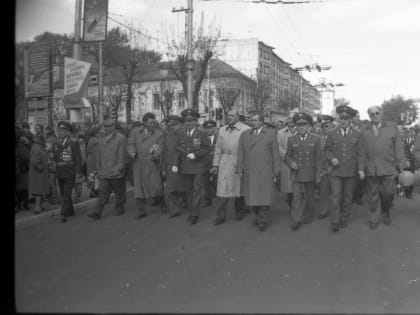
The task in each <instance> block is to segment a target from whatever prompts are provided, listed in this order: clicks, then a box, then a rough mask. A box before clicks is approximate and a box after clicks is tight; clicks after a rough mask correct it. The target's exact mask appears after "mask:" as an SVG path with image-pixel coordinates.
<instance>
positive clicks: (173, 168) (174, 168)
mask: <svg viewBox="0 0 420 315" xmlns="http://www.w3.org/2000/svg"><path fill="white" fill-rule="evenodd" d="M171 171H172V173H178V166H176V165H173V166H172V168H171Z"/></svg>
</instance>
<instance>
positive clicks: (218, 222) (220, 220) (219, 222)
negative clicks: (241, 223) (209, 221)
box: [213, 217, 225, 225]
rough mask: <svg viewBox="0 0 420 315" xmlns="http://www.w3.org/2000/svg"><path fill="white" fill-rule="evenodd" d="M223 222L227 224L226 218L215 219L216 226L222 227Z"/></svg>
mask: <svg viewBox="0 0 420 315" xmlns="http://www.w3.org/2000/svg"><path fill="white" fill-rule="evenodd" d="M223 222H225V218H222V217H216V219H214V221H213V224H214V225H220V224H222V223H223Z"/></svg>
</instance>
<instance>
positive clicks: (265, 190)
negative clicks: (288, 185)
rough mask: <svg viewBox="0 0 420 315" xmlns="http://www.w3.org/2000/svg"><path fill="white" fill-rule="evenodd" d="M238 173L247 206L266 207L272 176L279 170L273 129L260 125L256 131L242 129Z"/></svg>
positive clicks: (277, 151) (270, 191)
mask: <svg viewBox="0 0 420 315" xmlns="http://www.w3.org/2000/svg"><path fill="white" fill-rule="evenodd" d="M236 167H237V173H238V174H243V179H242V180H243V192H244V196H245V201H246V203H247V204H248V205H249V206H269V205H270V204H271V202H272V197H273V192H274V184H273V177H275V176H277V175H278V173H279V172H280V153H279V145H278V142H277V136H276V132H275V131H274V130H271V129H267V128H262V129H261V131H260V133H259V134H254V133H253V131H252V130H250V131H248V130H247V131H244V132H243V133H242V134H241V136H240V138H239V148H238V161H237V166H236Z"/></svg>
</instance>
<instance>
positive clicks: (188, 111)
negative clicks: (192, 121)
mask: <svg viewBox="0 0 420 315" xmlns="http://www.w3.org/2000/svg"><path fill="white" fill-rule="evenodd" d="M181 116H182V118H189V117H191V118H198V117H200V114H199V113H197V112H196V111H195V110H193V109H192V108H187V109H184V110H183V111H182V112H181Z"/></svg>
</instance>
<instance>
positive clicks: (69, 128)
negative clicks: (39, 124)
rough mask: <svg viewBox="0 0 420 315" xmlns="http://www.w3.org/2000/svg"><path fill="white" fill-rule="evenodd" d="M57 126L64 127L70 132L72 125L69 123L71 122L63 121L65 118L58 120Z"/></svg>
mask: <svg viewBox="0 0 420 315" xmlns="http://www.w3.org/2000/svg"><path fill="white" fill-rule="evenodd" d="M57 127H58V128H61V129H66V130H68V131H70V132H73V126H72V125H71V123H69V122H68V121H65V120H62V121H59V122H58V124H57Z"/></svg>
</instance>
